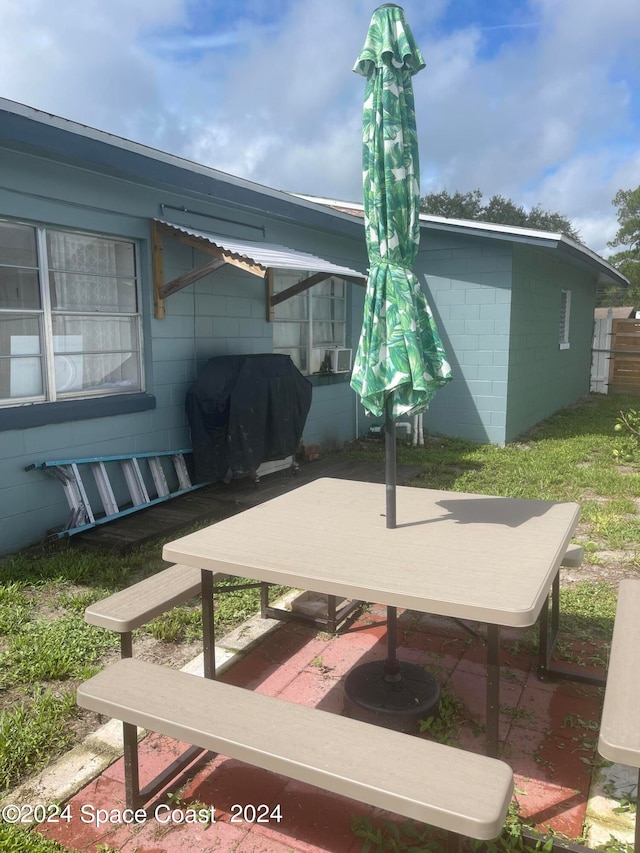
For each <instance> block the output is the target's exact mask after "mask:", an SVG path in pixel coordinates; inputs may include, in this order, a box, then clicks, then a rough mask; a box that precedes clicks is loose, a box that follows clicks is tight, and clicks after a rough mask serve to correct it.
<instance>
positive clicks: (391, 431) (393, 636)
mask: <svg viewBox="0 0 640 853" xmlns="http://www.w3.org/2000/svg"><path fill="white" fill-rule="evenodd" d="M384 457H385V463H384V467H385V478H384V481H385V486H386V496H387V528H394V527H395V526H396V424H395V421H394V420H393V395H392V394H388V395H387V399H386V400H385V407H384ZM397 647H398V611H397V610H396V608H395V607H387V659H386V661H385V664H384V679H385V681H400V679H401V678H402V676H401V674H400V664H399V662H398V657H397V654H396V649H397Z"/></svg>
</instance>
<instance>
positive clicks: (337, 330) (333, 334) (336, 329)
mask: <svg viewBox="0 0 640 853" xmlns="http://www.w3.org/2000/svg"><path fill="white" fill-rule="evenodd" d="M344 330H345V329H344V323H321V322H314V323H313V332H312V334H313V346H314V347H318V346H325V345H330V346H344Z"/></svg>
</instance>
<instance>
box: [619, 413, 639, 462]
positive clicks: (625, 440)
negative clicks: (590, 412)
mask: <svg viewBox="0 0 640 853" xmlns="http://www.w3.org/2000/svg"><path fill="white" fill-rule="evenodd" d="M614 430H615V432H617V433H619V434H620V438H618V439H617V441H616V443H615V446H614V448H613V458H614V459H615V460H616V462H618V463H623V462H626V463H632V462H637V461H638V458H639V450H640V444H639V442H638V438H639V437H640V412H638V411H637V409H627V411H626V412H620V415H619V416H618V418H617V419H616V423H615V426H614Z"/></svg>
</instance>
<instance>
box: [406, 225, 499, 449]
mask: <svg viewBox="0 0 640 853" xmlns="http://www.w3.org/2000/svg"><path fill="white" fill-rule="evenodd" d="M415 270H416V273H417V274H418V276H419V278H420V280H421V281H422V282H423V286H424V288H425V291H426V293H427V299H428V300H429V304H430V305H431V307H432V310H433V312H434V317H435V320H436V323H437V325H438V329H439V331H440V334H441V337H442V342H443V344H444V347H445V350H446V353H447V356H448V359H449V362H450V364H451V368H452V373H453V379H452V381H451V382H450V383H449V384H448V385H446V386H445V387H444V388H442V389H441V390H440V391H438V393H437V394H436V396H435V397H434V400H433V402H432V403H431V406H430V407H429V411H428V412H426V413H425V415H424V427H425V429H428V430H429V431H430V432H433V433H441V434H444V435H451V436H458V437H459V438H466V439H469V440H472V441H489V442H495V443H502V442H504V440H505V427H506V413H507V372H508V361H509V324H510V311H511V270H512V250H511V244H510V243H508V242H506V241H498V240H488V239H483V238H477V237H467V236H464V235H459V234H454V233H450V232H446V231H429V232H425V229H423V233H422V239H421V243H420V253H419V256H418V261H417V263H416V266H415Z"/></svg>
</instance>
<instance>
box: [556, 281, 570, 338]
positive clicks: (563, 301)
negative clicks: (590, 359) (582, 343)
mask: <svg viewBox="0 0 640 853" xmlns="http://www.w3.org/2000/svg"><path fill="white" fill-rule="evenodd" d="M570 318H571V291H570V290H561V291H560V327H559V329H558V343H559V344H560V349H569V321H570Z"/></svg>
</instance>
